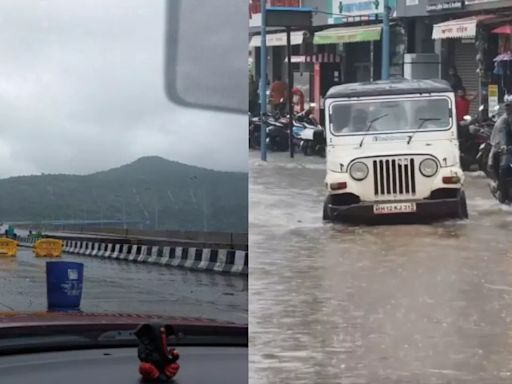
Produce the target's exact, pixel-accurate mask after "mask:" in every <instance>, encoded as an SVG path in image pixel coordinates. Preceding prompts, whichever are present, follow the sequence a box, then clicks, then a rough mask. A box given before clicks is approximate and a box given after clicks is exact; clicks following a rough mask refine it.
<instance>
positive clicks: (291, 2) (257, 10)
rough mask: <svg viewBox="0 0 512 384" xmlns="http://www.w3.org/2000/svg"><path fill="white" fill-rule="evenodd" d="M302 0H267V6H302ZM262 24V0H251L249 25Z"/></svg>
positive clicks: (257, 25) (256, 25)
mask: <svg viewBox="0 0 512 384" xmlns="http://www.w3.org/2000/svg"><path fill="white" fill-rule="evenodd" d="M301 3H302V1H301V0H267V7H291V8H299V7H301V6H302V4H301ZM260 26H261V0H249V27H260Z"/></svg>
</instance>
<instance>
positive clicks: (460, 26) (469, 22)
mask: <svg viewBox="0 0 512 384" xmlns="http://www.w3.org/2000/svg"><path fill="white" fill-rule="evenodd" d="M494 17H495V16H494V15H481V16H472V17H465V18H463V19H456V20H450V21H445V22H443V23H439V24H435V25H434V29H433V30H432V38H433V39H434V40H437V39H458V38H472V37H475V36H476V25H477V24H478V23H479V22H480V21H482V20H485V19H490V18H494Z"/></svg>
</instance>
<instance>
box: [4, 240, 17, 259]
mask: <svg viewBox="0 0 512 384" xmlns="http://www.w3.org/2000/svg"><path fill="white" fill-rule="evenodd" d="M17 250H18V242H17V241H16V240H13V239H8V238H6V237H4V238H0V256H9V257H13V256H16V251H17Z"/></svg>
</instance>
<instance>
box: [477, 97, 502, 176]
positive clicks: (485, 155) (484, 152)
mask: <svg viewBox="0 0 512 384" xmlns="http://www.w3.org/2000/svg"><path fill="white" fill-rule="evenodd" d="M498 111H499V106H496V107H495V108H494V111H493V114H492V115H491V116H489V121H487V122H485V123H484V128H485V129H486V131H487V132H488V136H487V140H485V141H484V142H483V143H482V144H481V145H480V148H479V149H478V155H477V156H476V159H477V161H478V164H479V169H480V170H481V171H482V172H484V173H485V174H486V175H487V177H491V176H492V175H491V174H490V172H489V155H490V153H491V149H492V145H491V141H490V139H491V134H492V130H493V129H494V124H496V120H497V119H498Z"/></svg>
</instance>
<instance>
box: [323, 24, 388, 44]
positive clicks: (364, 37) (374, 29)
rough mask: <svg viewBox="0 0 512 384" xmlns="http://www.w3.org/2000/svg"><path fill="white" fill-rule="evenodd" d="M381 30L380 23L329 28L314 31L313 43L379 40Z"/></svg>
mask: <svg viewBox="0 0 512 384" xmlns="http://www.w3.org/2000/svg"><path fill="white" fill-rule="evenodd" d="M381 30H382V25H381V24H375V25H362V26H359V27H342V28H331V29H326V30H324V31H320V32H316V33H315V37H314V39H313V43H314V44H317V45H320V44H340V43H356V42H361V41H375V40H380V32H381Z"/></svg>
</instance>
